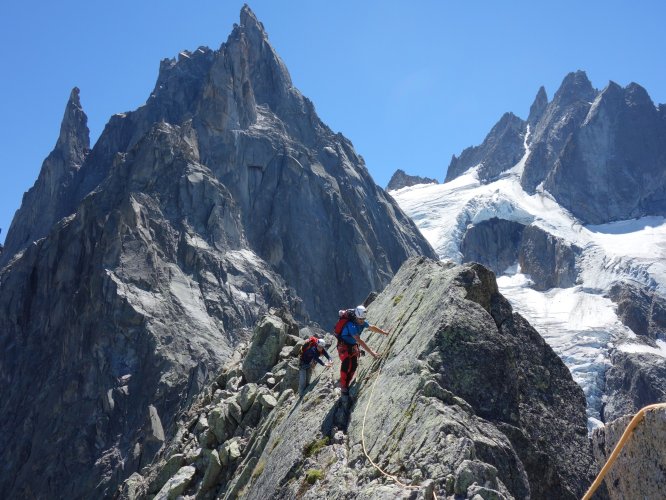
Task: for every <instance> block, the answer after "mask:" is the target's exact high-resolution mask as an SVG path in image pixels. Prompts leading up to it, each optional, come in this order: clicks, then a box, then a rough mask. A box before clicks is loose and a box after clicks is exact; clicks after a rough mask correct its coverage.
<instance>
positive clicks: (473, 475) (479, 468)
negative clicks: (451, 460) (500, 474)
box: [454, 460, 497, 496]
mask: <svg viewBox="0 0 666 500" xmlns="http://www.w3.org/2000/svg"><path fill="white" fill-rule="evenodd" d="M475 483H478V484H480V485H481V486H483V487H489V488H493V487H497V469H496V468H495V467H493V466H492V465H488V464H486V463H483V462H478V461H472V460H464V461H463V462H462V463H461V464H460V465H459V466H458V468H457V469H456V472H455V487H454V492H455V494H456V495H467V489H468V488H470V487H471V486H472V484H475ZM469 496H472V495H469Z"/></svg>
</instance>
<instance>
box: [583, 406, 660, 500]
mask: <svg viewBox="0 0 666 500" xmlns="http://www.w3.org/2000/svg"><path fill="white" fill-rule="evenodd" d="M659 408H666V403H656V404H653V405H648V406H646V407H645V408H642V409H641V410H639V411H638V413H636V415H634V418H632V419H631V421H630V422H629V425H627V428H626V429H625V430H624V432H623V433H622V437H621V438H620V440H619V441H618V442H617V444H616V445H615V448H614V449H613V452H612V453H611V454H610V456H609V457H608V460H606V464H605V465H604V466H603V467H602V469H601V470H600V471H599V474H598V475H597V478H596V479H595V480H594V482H593V483H592V486H590V488H589V489H588V490H587V493H585V495H584V496H583V499H582V500H589V499H590V498H592V495H594V492H595V491H596V490H597V488H598V487H599V485H601V482H602V481H603V479H604V476H605V475H606V473H608V471H609V470H610V468H611V467H612V466H613V463H615V460H616V459H617V457H618V455H619V454H620V452H621V451H622V448H623V447H624V445H625V443H626V442H627V440H628V439H629V437H631V435H632V434H633V432H634V429H636V426H638V424H640V423H641V422H642V421H643V419H644V418H645V414H646V413H647V412H648V411H651V410H657V409H659Z"/></svg>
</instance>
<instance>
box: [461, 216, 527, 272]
mask: <svg viewBox="0 0 666 500" xmlns="http://www.w3.org/2000/svg"><path fill="white" fill-rule="evenodd" d="M524 230H525V226H524V225H523V224H520V223H518V222H513V221H508V220H505V219H499V218H497V217H493V218H491V219H488V220H486V221H483V222H480V223H478V224H474V225H472V226H470V227H468V228H467V231H465V235H464V236H463V238H462V241H461V243H460V253H461V254H462V255H463V258H462V260H463V262H478V263H480V264H483V265H484V266H486V267H488V268H490V269H491V270H492V271H493V272H494V273H495V274H498V275H501V274H502V273H503V272H504V271H505V270H506V269H507V268H508V267H510V266H512V265H514V264H515V263H516V262H518V256H519V255H520V248H521V244H522V240H523V232H524Z"/></svg>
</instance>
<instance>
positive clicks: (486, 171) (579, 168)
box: [446, 71, 666, 224]
mask: <svg viewBox="0 0 666 500" xmlns="http://www.w3.org/2000/svg"><path fill="white" fill-rule="evenodd" d="M663 116H664V111H663V106H662V105H660V106H659V107H657V106H655V104H654V103H653V102H652V101H651V99H650V97H649V96H648V94H647V92H646V91H645V89H643V88H642V87H641V86H640V85H637V84H636V83H631V84H629V85H627V87H625V88H622V87H620V86H619V85H617V84H616V83H614V82H610V83H609V84H608V86H607V87H606V88H605V89H603V90H601V91H598V90H596V89H594V88H593V87H592V84H591V83H590V81H589V80H588V78H587V76H586V74H585V73H584V72H583V71H577V72H575V73H570V74H569V75H567V76H566V77H565V78H564V80H563V82H562V85H561V86H560V88H559V89H558V90H557V92H556V93H555V95H554V97H553V100H552V101H551V102H548V98H547V96H546V93H545V90H544V89H543V88H541V89H539V92H538V94H537V96H536V98H535V100H534V103H533V104H532V106H531V108H530V114H529V117H528V119H527V121H522V120H521V119H520V118H517V117H515V116H513V115H511V114H505V115H504V116H503V117H502V119H501V120H500V121H499V122H498V124H497V125H495V127H493V129H492V130H491V132H490V133H489V134H488V136H487V137H486V139H485V140H484V142H483V144H482V145H481V146H478V147H473V148H468V149H466V150H465V151H463V153H462V154H461V155H460V158H457V157H455V156H454V158H453V160H452V161H451V164H450V166H449V169H448V172H447V175H446V180H447V181H449V180H451V179H454V178H455V177H458V176H459V175H461V174H462V173H463V172H465V171H466V170H468V169H469V168H471V167H474V166H477V165H480V167H479V170H478V175H479V178H480V179H481V180H485V181H491V180H494V179H496V178H497V177H498V175H500V174H501V173H502V172H504V171H506V170H508V169H509V168H511V167H513V166H514V165H515V164H516V163H517V162H518V161H519V160H520V159H521V158H522V156H523V154H524V153H525V152H526V150H525V148H524V145H523V138H525V137H526V136H527V137H526V143H527V147H528V149H529V154H528V156H527V158H526V159H525V164H524V168H523V169H522V172H521V174H520V175H521V184H522V186H523V188H524V189H525V190H526V191H527V192H529V193H534V192H535V191H536V190H537V189H543V190H546V191H548V192H549V193H550V194H552V195H553V196H554V197H555V199H556V200H557V202H558V203H560V204H561V205H562V206H564V207H565V208H567V209H568V210H569V211H570V212H571V213H572V214H573V215H575V216H576V217H577V218H579V219H580V220H581V221H582V222H584V223H591V224H602V223H606V222H610V221H616V220H626V219H631V218H636V217H641V216H644V215H665V214H666V168H664V166H665V165H666V122H665V121H664V118H663Z"/></svg>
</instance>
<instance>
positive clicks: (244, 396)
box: [238, 383, 257, 413]
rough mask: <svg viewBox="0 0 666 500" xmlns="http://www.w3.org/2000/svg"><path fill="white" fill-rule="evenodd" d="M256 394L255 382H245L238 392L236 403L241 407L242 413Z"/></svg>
mask: <svg viewBox="0 0 666 500" xmlns="http://www.w3.org/2000/svg"><path fill="white" fill-rule="evenodd" d="M256 396H257V384H253V383H249V384H245V385H244V386H243V388H242V389H241V390H240V392H239V393H238V404H239V405H240V407H241V410H242V411H243V413H245V412H246V411H247V410H248V409H249V408H250V406H252V403H254V399H255V398H256Z"/></svg>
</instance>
